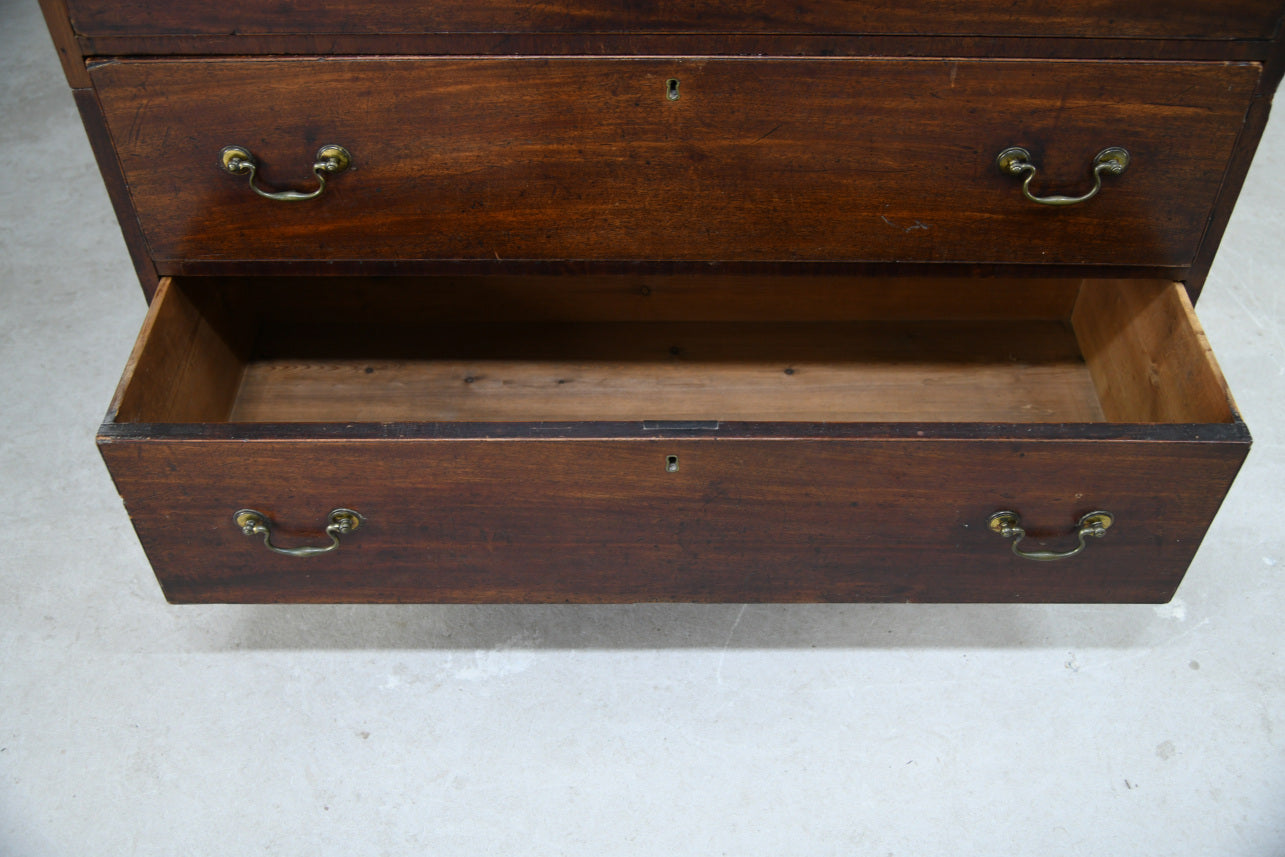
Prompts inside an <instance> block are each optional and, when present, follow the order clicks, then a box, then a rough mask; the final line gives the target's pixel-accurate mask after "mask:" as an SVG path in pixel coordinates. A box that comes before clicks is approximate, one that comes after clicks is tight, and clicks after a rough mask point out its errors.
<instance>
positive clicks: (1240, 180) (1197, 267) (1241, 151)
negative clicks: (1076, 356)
mask: <svg viewBox="0 0 1285 857" xmlns="http://www.w3.org/2000/svg"><path fill="white" fill-rule="evenodd" d="M1282 75H1285V33H1278V34H1277V38H1276V42H1275V44H1274V45H1273V50H1272V53H1271V57H1270V59H1269V61H1268V62H1267V64H1266V66H1265V67H1264V69H1263V76H1262V79H1261V80H1260V81H1259V84H1258V90H1257V91H1256V92H1255V93H1254V101H1253V104H1252V105H1251V107H1250V109H1249V113H1248V114H1247V116H1246V118H1245V125H1244V127H1243V128H1242V129H1241V133H1240V138H1239V139H1238V140H1237V141H1236V150H1235V152H1234V153H1233V154H1232V157H1231V160H1230V161H1229V162H1228V165H1227V173H1226V175H1225V176H1224V177H1223V187H1222V191H1221V192H1220V193H1219V195H1218V202H1217V204H1216V205H1215V206H1214V210H1213V213H1212V215H1211V216H1210V219H1209V227H1208V228H1207V229H1206V230H1205V236H1204V238H1203V239H1202V241H1201V243H1200V253H1199V254H1197V256H1196V259H1195V261H1194V262H1193V264H1192V267H1191V271H1190V272H1189V274H1188V276H1187V286H1188V290H1189V292H1190V293H1191V299H1192V301H1193V302H1194V301H1196V300H1198V299H1199V297H1200V291H1201V289H1202V288H1203V287H1204V284H1205V278H1206V277H1208V276H1209V269H1210V268H1211V267H1212V266H1213V263H1214V257H1215V256H1216V255H1217V252H1218V246H1219V245H1220V244H1221V243H1222V239H1223V235H1224V234H1225V233H1226V231H1227V224H1228V223H1230V222H1231V214H1232V211H1233V209H1234V208H1235V205H1236V200H1237V199H1238V198H1239V197H1240V191H1241V188H1242V187H1244V185H1245V179H1246V178H1247V177H1248V176H1249V167H1250V164H1251V163H1252V162H1253V160H1254V152H1255V151H1257V149H1258V143H1259V141H1260V140H1261V139H1262V137H1263V130H1264V129H1265V128H1266V127H1267V117H1268V114H1270V113H1271V108H1272V98H1273V97H1274V96H1275V94H1276V88H1277V86H1278V85H1279V84H1280V81H1281V77H1282Z"/></svg>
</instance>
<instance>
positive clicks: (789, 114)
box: [43, 0, 1285, 602]
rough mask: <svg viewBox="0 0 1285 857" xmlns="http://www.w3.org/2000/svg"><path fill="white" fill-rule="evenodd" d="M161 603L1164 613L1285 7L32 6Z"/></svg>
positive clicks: (1201, 460) (1185, 546)
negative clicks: (79, 202)
mask: <svg viewBox="0 0 1285 857" xmlns="http://www.w3.org/2000/svg"><path fill="white" fill-rule="evenodd" d="M43 6H44V9H45V12H46V17H47V20H48V22H49V25H50V31H51V33H52V34H53V36H54V42H55V44H56V45H57V47H58V48H59V50H60V52H61V54H62V57H63V60H64V69H65V70H66V73H67V76H68V80H69V82H70V83H71V85H72V87H73V90H74V92H75V96H76V100H77V103H78V105H79V106H80V109H81V112H82V116H83V118H84V120H85V125H86V129H87V131H88V133H89V137H90V141H91V143H92V144H93V145H94V149H95V154H96V156H97V158H98V161H99V165H100V167H101V170H102V173H103V177H104V180H105V181H106V183H107V186H108V189H109V192H110V193H111V196H112V200H113V204H114V205H115V207H116V212H117V215H118V217H119V219H120V222H121V227H122V231H123V233H124V235H125V238H126V242H127V244H128V245H129V247H130V251H131V253H132V255H133V259H134V263H135V267H136V269H137V271H138V272H139V277H140V280H141V282H142V285H143V288H144V292H145V293H146V295H147V297H148V299H149V300H150V302H151V307H150V311H149V313H148V316H147V319H146V321H145V323H144V327H143V331H142V333H141V334H140V337H139V340H138V344H137V346H136V347H135V350H134V353H133V355H132V357H131V359H130V361H129V364H128V366H127V368H126V370H125V375H124V378H123V379H122V382H121V385H120V388H119V390H118V392H117V395H116V397H115V400H114V401H113V403H112V405H111V409H110V411H109V414H108V417H107V420H106V422H105V423H104V425H103V427H102V429H101V431H100V435H99V445H100V449H101V451H102V454H103V457H104V459H105V460H106V462H107V465H108V467H109V469H110V470H111V473H112V475H113V478H114V479H115V481H116V485H117V487H118V489H119V491H120V493H121V495H122V497H123V498H124V500H125V504H126V507H127V508H128V510H129V514H130V517H131V519H132V521H133V524H134V527H135V529H136V531H137V533H138V536H139V539H140V540H141V542H142V544H143V547H144V549H145V550H146V552H147V555H148V558H149V560H150V561H151V563H152V566H153V568H154V569H155V571H156V574H157V577H158V579H159V580H160V582H161V585H162V588H163V590H164V592H165V595H166V597H167V598H169V599H170V600H172V601H175V602H194V601H435V602H485V601H505V602H510V601H511V602H547V601H581V602H612V601H1093V602H1103V601H1164V600H1167V599H1169V598H1170V597H1172V595H1173V592H1174V590H1175V589H1176V587H1177V586H1178V584H1179V582H1180V581H1181V579H1182V576H1183V574H1184V572H1185V571H1186V569H1187V567H1188V565H1189V563H1190V562H1191V560H1192V557H1193V556H1194V554H1195V551H1196V549H1197V548H1198V546H1199V544H1200V540H1201V538H1202V537H1203V535H1204V533H1205V530H1206V529H1207V527H1208V525H1209V523H1210V521H1211V520H1212V519H1213V516H1214V514H1215V513H1216V511H1217V509H1218V506H1219V504H1220V503H1221V501H1222V499H1223V497H1224V496H1225V495H1226V492H1227V491H1228V490H1229V488H1230V485H1231V482H1232V479H1233V478H1234V476H1235V474H1236V471H1237V470H1238V468H1239V467H1240V465H1241V462H1242V461H1243V460H1244V457H1245V455H1246V453H1247V451H1248V448H1249V443H1250V436H1249V433H1248V430H1247V429H1246V427H1245V425H1244V424H1243V422H1242V421H1241V419H1240V417H1239V415H1238V414H1237V412H1236V408H1235V405H1234V402H1233V400H1232V397H1231V395H1230V393H1229V392H1228V390H1227V388H1226V385H1225V383H1224V381H1223V379H1222V376H1221V374H1220V373H1219V371H1218V368H1217V364H1216V362H1215V360H1214V357H1213V355H1212V353H1211V352H1210V350H1209V348H1208V346H1207V344H1206V343H1205V340H1204V337H1203V335H1202V333H1201V330H1200V326H1199V322H1198V321H1197V319H1196V316H1195V312H1194V309H1193V306H1192V304H1193V301H1194V300H1195V299H1196V298H1197V297H1198V295H1199V292H1200V288H1201V285H1202V284H1203V280H1204V277H1205V274H1206V272H1207V270H1208V268H1209V265H1210V263H1211V261H1212V259H1213V254H1214V252H1215V250H1216V248H1217V245H1218V242H1219V238H1220V237H1221V234H1222V230H1223V229H1224V227H1225V226H1226V222H1227V218H1228V216H1229V215H1230V212H1231V209H1232V206H1233V205H1234V202H1235V197H1236V195H1237V193H1238V191H1239V188H1240V185H1241V183H1242V182H1243V180H1244V176H1245V172H1246V170H1247V169H1248V166H1249V162H1250V160H1251V158H1252V155H1253V151H1254V148H1255V145H1256V142H1257V139H1258V135H1259V134H1260V133H1261V131H1262V128H1263V125H1264V123H1265V121H1266V116H1267V111H1268V108H1269V105H1270V100H1271V96H1272V94H1273V92H1274V90H1275V88H1276V85H1277V83H1278V81H1279V78H1280V76H1281V71H1282V57H1283V54H1282V42H1281V34H1280V30H1281V21H1282V17H1285V6H1282V4H1281V3H1279V2H1272V1H1271V0H1238V2H1231V3H1226V2H1224V3H1219V4H1214V3H1211V2H1203V0H1200V2H1197V0H1192V2H1186V3H1180V4H1172V3H1170V4H1159V3H1134V4H1117V3H1105V2H1070V3H1068V2H1061V3H1051V2H1040V0H1028V2H1023V3H1018V4H1012V3H996V2H981V0H974V1H973V2H967V3H957V4H950V7H949V8H948V9H943V8H941V4H928V3H919V2H902V3H898V4H890V3H883V2H873V1H872V2H839V0H808V2H802V3H794V4H788V6H786V5H777V4H762V3H732V2H728V1H727V0H703V2H694V3H693V2H687V3H681V4H680V3H669V2H661V0H657V2H649V3H635V2H623V0H578V2H569V3H558V4H526V3H514V2H510V0H472V2H456V0H447V2H438V3H431V4H424V3H411V2H407V0H371V2H366V3H356V2H343V3H339V2H324V3H310V4H304V3H296V2H282V3H273V4H261V3H252V2H248V0H225V2H222V3H218V4H215V3H210V2H179V3H174V2H171V3H159V2H147V0H136V2H107V0H66V2H60V0H46V2H44V3H43Z"/></svg>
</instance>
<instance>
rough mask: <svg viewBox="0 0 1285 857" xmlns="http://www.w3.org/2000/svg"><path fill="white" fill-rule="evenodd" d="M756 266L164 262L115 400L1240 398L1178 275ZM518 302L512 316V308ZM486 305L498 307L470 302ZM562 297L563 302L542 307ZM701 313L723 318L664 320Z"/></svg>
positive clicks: (660, 404)
mask: <svg viewBox="0 0 1285 857" xmlns="http://www.w3.org/2000/svg"><path fill="white" fill-rule="evenodd" d="M755 284H756V281H755V280H754V279H753V278H749V279H748V280H746V281H743V282H735V283H734V282H731V281H727V282H722V283H717V284H716V283H711V284H706V285H704V286H702V285H701V284H699V283H698V282H697V281H696V280H695V279H693V280H691V281H688V280H687V279H685V278H652V279H649V278H641V279H639V280H630V279H628V278H625V279H624V280H621V281H613V279H612V278H606V277H603V278H596V279H590V280H589V281H587V282H584V283H580V282H577V281H576V280H575V279H573V278H567V279H557V278H539V277H534V278H483V279H481V280H476V281H474V280H449V281H443V282H431V281H425V282H419V283H416V282H406V283H400V284H398V286H397V287H395V288H394V289H392V290H391V292H390V293H387V294H383V295H382V297H383V300H382V301H380V302H376V303H374V304H372V303H369V302H368V301H367V298H368V297H369V291H370V290H371V289H375V288H376V286H375V285H373V284H371V283H368V282H365V281H335V282H329V281H324V280H308V281H304V282H299V283H288V282H275V283H273V282H269V281H263V282H258V283H255V282H244V283H240V284H228V283H218V282H214V283H206V282H200V281H170V280H169V279H165V280H163V281H162V286H163V287H162V289H161V290H160V291H159V292H158V296H157V299H156V301H155V302H154V303H153V306H152V311H151V312H150V313H149V316H148V319H147V322H146V323H145V325H144V329H143V333H142V335H141V336H140V340H139V345H138V347H137V348H136V350H135V353H134V355H133V357H132V358H131V361H130V367H129V368H128V369H127V372H126V380H125V381H124V382H122V386H121V390H120V392H119V394H118V396H117V400H116V403H115V405H114V413H115V419H116V420H117V421H119V422H203V421H211V422H221V421H226V420H231V421H235V422H389V421H394V422H400V421H411V422H438V421H440V422H455V421H470V422H471V421H477V422H485V421H499V422H505V421H518V422H538V421H602V420H608V421H617V420H619V421H634V420H729V421H730V420H735V421H773V420H786V421H809V422H812V421H817V422H827V421H833V422H866V421H869V422H881V421H892V422H897V421H929V422H1010V423H1041V422H1045V423H1047V422H1069V423H1076V422H1103V421H1105V422H1119V423H1128V422H1138V423H1218V422H1221V423H1226V422H1231V421H1233V420H1234V419H1235V416H1234V410H1233V407H1234V406H1233V405H1232V403H1231V399H1230V396H1229V394H1228V393H1227V390H1226V385H1225V383H1224V381H1223V379H1222V376H1221V373H1220V372H1219V371H1218V367H1217V364H1216V362H1215V361H1214V359H1213V356H1212V353H1211V352H1210V350H1209V346H1208V343H1207V342H1206V341H1205V338H1204V334H1203V332H1202V331H1201V328H1200V325H1199V322H1198V321H1197V319H1196V318H1195V315H1194V311H1193V310H1192V308H1191V304H1190V301H1189V300H1188V299H1187V297H1186V294H1185V292H1184V290H1183V289H1182V287H1181V286H1180V285H1178V284H1174V283H1164V282H1150V281H1127V280H1116V281H1084V282H1082V283H1081V282H1077V281H1071V282H1068V283H1061V284H1058V286H1057V287H1056V288H1053V289H1051V290H1050V291H1049V292H1047V293H1038V292H1037V293H1036V294H1037V295H1040V297H1039V299H1037V300H1034V301H1032V302H1030V303H1024V302H1023V301H1021V300H1020V299H1019V298H1020V296H1018V295H1016V294H1009V293H1010V292H1014V293H1015V292H1016V291H1017V290H1018V289H1020V283H1018V282H1000V283H998V284H997V285H994V286H993V287H991V288H989V289H983V290H982V291H981V294H980V295H976V296H973V297H974V298H977V299H975V300H974V301H973V302H972V305H975V306H978V307H982V306H985V307H988V309H987V312H988V313H990V314H992V315H1001V314H1002V315H1007V316H1008V317H1007V318H976V319H972V320H939V319H940V316H942V315H948V314H949V312H950V311H953V309H955V308H958V307H959V306H960V303H961V294H960V289H961V287H963V288H967V287H969V285H970V284H969V282H968V281H964V280H942V281H937V282H934V281H929V280H923V281H899V280H888V281H886V282H878V281H867V282H864V283H861V284H860V286H859V287H858V285H857V284H855V283H851V284H849V285H850V286H851V289H850V290H847V291H845V290H843V289H838V290H837V291H836V295H838V297H837V298H836V299H835V300H834V301H832V302H831V303H829V304H826V302H825V301H824V300H823V299H822V295H821V293H820V292H819V291H817V290H816V288H815V286H809V285H806V284H804V283H802V282H801V283H800V289H801V294H802V298H801V300H800V301H798V302H795V303H791V302H790V301H789V300H788V293H785V296H784V297H783V293H782V291H780V290H777V291H773V290H771V289H770V288H768V285H767V284H766V283H762V284H758V285H759V286H761V287H762V290H763V293H762V294H757V295H756V294H755V288H756V285H755ZM644 287H645V288H644ZM1073 290H1074V291H1073ZM1074 293H1078V298H1075V299H1074V300H1073V296H1074ZM305 294H306V295H307V296H308V299H307V300H303V299H301V296H303V295H305ZM519 294H522V295H524V296H525V299H524V300H520V301H509V300H504V301H502V302H501V303H499V304H497V303H495V301H496V300H497V299H500V298H515V297H516V296H517V295H519ZM769 294H775V295H776V297H775V298H769V297H768V295H769ZM737 295H742V296H747V297H746V300H744V301H743V302H742V301H738V300H737V299H736V298H737ZM983 297H984V298H988V299H989V300H982V299H980V298H983ZM1007 298H1013V300H1008V299H1007ZM514 303H516V305H517V306H519V307H524V308H525V312H523V313H517V315H525V316H526V319H525V320H522V321H517V320H513V315H514V313H513V312H512V311H511V310H512V304H514ZM291 306H296V307H300V310H299V312H298V313H297V316H296V318H294V319H291V318H290V317H289V313H288V309H289V307H291ZM488 307H492V308H496V315H497V316H498V317H499V318H501V319H509V320H504V321H501V320H497V321H491V322H483V321H479V320H478V319H480V318H483V317H485V312H484V310H485V309H486V308H488ZM1072 307H1073V308H1072ZM560 313H565V314H566V315H568V316H570V317H571V319H572V320H570V321H563V320H560V321H552V320H549V318H548V317H549V316H553V317H556V316H557V315H558V314H560ZM778 313H779V314H780V317H779V318H776V319H775V320H770V321H769V320H766V319H770V318H773V316H774V314H778ZM827 314H828V315H830V316H832V317H837V319H838V320H824V317H825V316H826V315H827ZM702 315H707V316H714V317H716V320H708V321H685V322H678V321H672V320H669V319H671V318H674V317H681V318H693V317H694V318H700V317H701V316H702ZM1039 315H1043V316H1044V317H1032V316H1039ZM719 316H721V317H722V319H721V320H719V319H717V317H719ZM880 316H886V318H880ZM916 316H920V317H921V318H916ZM585 319H587V320H585ZM622 319H624V320H622ZM729 319H730V320H729ZM795 319H804V320H795Z"/></svg>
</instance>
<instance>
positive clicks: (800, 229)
mask: <svg viewBox="0 0 1285 857" xmlns="http://www.w3.org/2000/svg"><path fill="white" fill-rule="evenodd" d="M92 74H93V78H94V80H95V83H96V85H97V86H98V87H99V89H100V93H101V97H102V99H103V103H104V106H105V108H106V112H107V115H108V120H109V124H110V125H111V126H112V131H113V136H114V138H115V140H116V143H117V146H118V151H119V155H120V159H121V162H122V164H123V165H124V168H125V173H126V176H127V178H128V179H129V182H130V187H131V191H132V194H133V200H134V203H135V205H136V207H137V209H138V212H139V217H140V220H141V222H142V223H143V228H144V231H145V233H146V234H147V236H148V239H149V242H150V244H151V249H152V252H153V256H154V258H155V260H156V261H157V264H158V265H160V266H162V267H164V266H166V265H170V264H176V263H178V261H179V260H184V261H186V262H192V261H199V260H208V261H212V262H236V261H239V260H280V261H285V260H308V259H319V260H327V261H342V260H363V259H366V260H380V261H385V262H386V261H388V260H407V259H450V260H474V261H476V262H478V263H479V264H490V263H492V262H496V261H500V260H505V259H519V260H521V259H527V260H541V259H543V260H557V259H588V260H718V261H725V262H726V261H759V262H768V261H795V262H805V261H833V260H839V261H867V262H892V261H898V262H904V261H921V262H971V263H1008V264H1047V265H1058V264H1062V265H1065V264H1102V265H1155V266H1183V265H1186V264H1188V263H1189V262H1190V261H1191V260H1192V259H1193V258H1194V256H1195V253H1196V250H1197V247H1198V244H1199V239H1200V236H1201V234H1202V233H1203V231H1204V228H1205V224H1206V222H1207V220H1208V219H1209V216H1210V213H1211V210H1212V206H1213V202H1214V199H1215V197H1216V195H1217V192H1218V188H1219V186H1220V181H1221V178H1222V171H1223V165H1224V164H1225V163H1226V161H1227V159H1228V158H1229V157H1230V154H1231V151H1232V148H1233V145H1234V143H1235V140H1236V137H1237V134H1238V132H1239V128H1240V125H1241V122H1242V120H1243V116H1244V112H1245V110H1246V108H1247V107H1248V104H1249V96H1250V93H1251V92H1252V91H1253V89H1254V86H1255V83H1256V81H1257V78H1258V74H1259V67H1258V66H1257V65H1254V64H1248V65H1236V64H1227V65H1218V64H1196V63H1191V64H1168V63H1080V62H1059V63H1052V64H1050V63H1029V62H984V61H958V62H953V61H945V60H897V61H887V60H840V59H834V60H768V59H762V60H728V59H723V60H719V59H702V58H686V59H684V58H675V59H636V60H635V59H611V60H600V59H574V58H563V59H492V60H486V59H435V60H424V59H419V60H416V59H404V60H375V59H371V60H317V61H308V62H303V61H277V60H263V61H234V60H228V61H190V62H184V61H178V62H162V61H155V62H141V61H140V62H115V63H108V64H105V65H101V66H98V67H96V68H95V69H94V70H93V72H92ZM671 77H676V78H679V79H680V80H681V81H682V83H681V93H682V94H681V97H680V99H679V100H678V101H668V100H666V99H665V97H664V91H665V81H666V80H667V79H668V78H671ZM269 81H271V85H268V82H269ZM804 82H806V83H804ZM318 92H324V93H325V96H324V100H325V109H324V110H323V111H320V112H319V111H318V110H317V109H316V107H315V106H314V105H313V99H314V94H315V93H318ZM1069 117H1074V118H1073V119H1071V118H1069ZM234 142H235V143H238V144H239V145H245V146H247V147H248V148H250V149H251V150H252V151H253V152H254V153H255V154H256V156H258V157H259V158H260V159H261V161H262V168H261V178H262V180H263V181H264V182H265V183H267V184H269V185H270V186H296V185H298V186H304V185H307V183H308V182H307V180H308V178H309V171H308V164H310V163H311V158H312V156H313V153H314V152H315V150H316V148H317V147H318V146H319V145H321V144H322V143H328V142H338V143H341V144H344V145H346V146H347V147H348V148H349V149H350V150H351V151H352V152H353V155H354V159H355V166H354V168H353V169H352V170H350V171H349V172H348V173H345V174H343V175H340V176H338V177H336V178H334V179H333V180H332V188H331V190H328V191H327V194H326V196H324V197H322V198H321V199H318V200H316V201H315V202H313V203H308V204H299V205H294V204H291V205H281V204H273V203H271V202H269V201H267V200H263V199H260V198H258V197H256V196H254V195H253V194H252V193H251V192H250V190H249V188H248V187H246V186H245V185H246V182H245V180H244V179H238V178H235V177H232V176H229V175H227V174H225V173H223V172H222V171H221V170H219V169H218V167H217V165H216V161H217V158H216V156H217V153H218V151H219V150H220V149H221V148H222V147H223V146H224V145H228V144H230V143H234ZM1011 145H1023V146H1026V147H1027V148H1028V149H1030V150H1031V151H1032V152H1033V153H1034V155H1035V159H1036V161H1037V163H1039V164H1040V166H1041V168H1042V173H1041V178H1040V180H1039V182H1038V183H1037V184H1038V188H1037V190H1039V191H1040V192H1043V193H1049V192H1055V191H1060V192H1082V191H1083V190H1084V186H1085V185H1086V183H1087V176H1088V166H1087V165H1088V163H1089V161H1090V160H1091V158H1092V157H1093V155H1094V154H1095V153H1096V152H1097V151H1099V150H1100V149H1101V148H1102V147H1103V146H1105V145H1123V146H1125V147H1127V148H1128V149H1129V150H1130V152H1131V153H1132V154H1133V157H1134V161H1133V165H1132V166H1131V167H1130V169H1129V171H1128V172H1127V173H1126V174H1125V175H1123V176H1121V177H1119V179H1113V180H1109V182H1108V184H1109V186H1108V187H1107V188H1106V190H1105V191H1104V192H1103V193H1102V195H1101V196H1099V197H1098V198H1097V199H1095V200H1093V201H1092V202H1091V203H1089V204H1086V205H1083V206H1076V207H1073V208H1069V209H1061V210H1048V209H1045V208H1043V207H1040V206H1036V205H1033V204H1031V203H1029V202H1027V201H1026V200H1024V199H1023V198H1022V196H1021V194H1020V192H1019V189H1018V183H1017V182H1016V181H1015V180H1014V179H1013V178H1011V177H1005V176H1002V175H1000V174H999V172H998V171H997V170H996V169H995V166H994V163H993V162H994V157H995V154H996V153H997V152H999V151H1000V150H1001V149H1003V148H1005V147H1007V146H1011Z"/></svg>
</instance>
